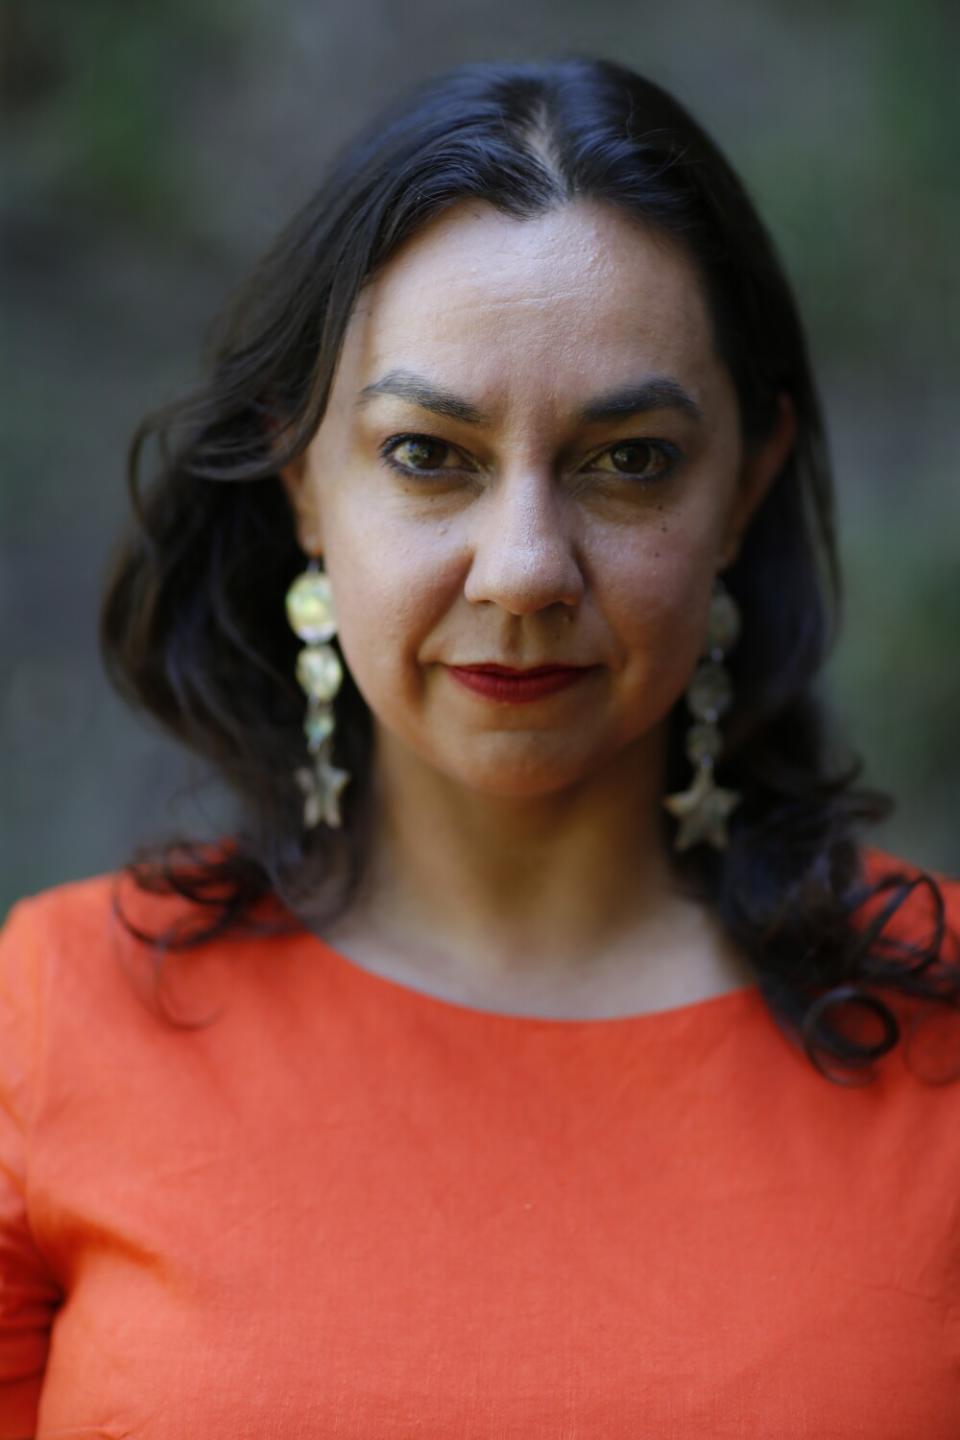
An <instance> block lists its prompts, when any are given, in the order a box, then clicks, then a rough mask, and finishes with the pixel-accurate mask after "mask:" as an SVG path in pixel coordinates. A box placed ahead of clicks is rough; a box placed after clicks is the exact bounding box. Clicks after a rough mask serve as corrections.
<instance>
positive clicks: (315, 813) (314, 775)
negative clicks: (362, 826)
mask: <svg viewBox="0 0 960 1440" xmlns="http://www.w3.org/2000/svg"><path fill="white" fill-rule="evenodd" d="M349 779H350V774H349V772H348V771H346V770H338V769H337V767H336V765H331V764H330V762H329V761H328V760H324V759H321V758H320V757H319V756H318V757H317V760H316V762H315V765H314V767H313V769H310V768H309V767H308V766H303V767H302V768H301V769H299V770H298V771H297V772H296V780H297V784H298V785H299V786H300V789H301V790H302V791H303V793H304V796H305V797H306V798H305V800H304V803H303V823H304V827H305V828H306V829H307V830H312V829H313V828H314V827H315V826H316V825H319V824H320V822H321V820H322V821H323V823H324V824H325V825H330V826H332V827H333V828H334V829H337V828H338V827H339V826H340V823H341V820H340V796H341V794H342V793H343V789H344V786H345V785H346V783H347V781H348V780H349Z"/></svg>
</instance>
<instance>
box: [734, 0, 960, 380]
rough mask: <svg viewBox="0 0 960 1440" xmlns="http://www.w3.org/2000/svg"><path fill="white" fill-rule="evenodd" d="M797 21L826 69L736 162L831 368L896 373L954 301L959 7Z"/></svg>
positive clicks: (936, 337)
mask: <svg viewBox="0 0 960 1440" xmlns="http://www.w3.org/2000/svg"><path fill="white" fill-rule="evenodd" d="M784 8H785V9H786V8H787V7H784ZM800 13H802V14H803V17H804V21H805V23H806V24H807V25H808V26H810V25H815V24H820V25H822V26H823V27H824V31H825V33H826V34H828V35H829V36H830V47H829V49H830V52H832V56H833V61H834V64H833V65H826V66H825V73H824V74H817V73H812V74H811V75H810V77H809V96H810V103H809V107H808V108H805V109H804V110H803V112H802V113H798V114H795V115H794V117H793V124H792V126H791V127H790V128H789V129H785V128H784V127H783V126H766V127H758V128H757V130H756V131H755V133H754V135H753V137H746V145H745V147H744V153H742V154H741V155H739V156H738V157H735V158H736V159H737V160H738V161H742V168H743V170H744V172H745V173H746V175H747V176H748V178H749V180H750V182H751V183H752V186H753V188H754V190H755V192H756V193H758V194H759V195H760V197H761V199H762V202H763V208H764V210H765V212H766V214H767V217H768V219H769V221H770V223H771V227H772V229H773V230H774V232H775V235H776V238H777V239H778V241H779V243H780V245H781V248H782V249H783V251H784V253H785V256H786V258H787V261H788V264H789V267H790V270H791V273H792V275H793V276H794V278H795V281H796V283H797V286H798V289H799V291H800V294H801V297H802V301H803V309H804V313H805V316H806V319H807V321H808V324H809V326H810V328H811V330H812V331H813V332H814V333H815V334H816V335H818V336H819V337H821V339H822V340H823V341H824V342H825V344H824V348H825V349H828V350H829V352H830V355H831V358H832V359H833V360H835V361H839V360H847V361H854V360H859V361H866V362H869V361H870V360H871V359H872V358H874V357H875V356H876V352H877V349H878V347H879V348H880V349H881V350H882V351H883V352H884V359H885V362H890V363H892V364H894V365H897V364H899V365H901V366H902V367H903V368H905V369H908V370H909V369H912V368H913V367H914V366H915V365H916V363H917V361H918V359H919V355H918V351H923V350H926V349H928V348H929V347H930V345H931V344H933V345H936V344H939V343H942V338H943V337H945V335H946V307H947V305H948V304H949V305H953V306H954V307H955V306H956V301H957V293H958V292H957V264H956V259H957V236H958V234H960V187H958V185H957V183H956V170H957V159H958V144H957V141H958V135H960V84H958V83H957V56H958V54H960V6H958V5H956V4H954V3H953V0H911V3H910V4H909V5H908V4H904V3H903V0H870V3H869V4H867V3H855V4H850V3H848V4H845V5H843V6H840V7H838V6H836V5H825V4H818V5H814V6H810V5H806V6H804V7H803V9H802V12H800ZM918 282H919V283H918ZM881 294H882V303H878V295H881Z"/></svg>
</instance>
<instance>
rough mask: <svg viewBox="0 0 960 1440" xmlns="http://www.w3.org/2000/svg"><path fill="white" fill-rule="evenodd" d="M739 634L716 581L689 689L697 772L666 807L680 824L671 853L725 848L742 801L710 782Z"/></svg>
mask: <svg viewBox="0 0 960 1440" xmlns="http://www.w3.org/2000/svg"><path fill="white" fill-rule="evenodd" d="M739 634H740V608H739V606H738V605H737V602H736V601H735V600H734V598H733V596H732V595H731V594H730V592H729V590H728V589H727V588H726V586H725V585H724V583H723V581H722V580H721V579H720V576H719V575H718V576H717V577H716V579H715V581H714V590H713V597H712V599H711V601H710V618H709V621H708V622H707V637H706V645H705V647H704V651H703V655H704V657H705V658H703V659H702V660H701V662H700V664H699V665H698V666H697V668H696V670H695V671H694V674H693V678H692V680H691V681H690V685H689V687H688V688H687V693H686V701H687V708H688V709H689V710H690V713H691V714H692V715H693V717H694V720H695V722H696V723H695V724H693V725H691V726H690V728H689V730H688V731H687V737H686V752H687V759H688V760H690V761H692V762H693V764H694V765H695V766H696V771H695V774H694V777H693V782H692V784H691V785H690V788H689V790H681V791H679V792H678V793H677V794H676V795H668V796H667V797H666V798H665V800H664V802H663V803H664V805H665V806H666V808H667V809H668V810H669V811H670V813H671V815H674V816H675V817H676V818H677V819H678V820H679V821H680V829H679V832H678V834H677V838H676V840H675V842H674V849H676V850H687V849H689V847H690V846H691V845H696V844H698V843H699V842H700V841H704V840H705V841H706V842H707V843H708V844H710V845H713V846H714V847H715V848H716V849H717V850H725V849H726V846H727V817H728V815H729V814H730V812H731V811H732V810H733V809H734V808H735V807H736V806H737V805H739V803H740V801H741V800H742V799H743V796H742V795H741V794H740V793H739V792H738V791H736V790H722V789H721V788H720V787H719V786H718V785H717V784H716V783H715V782H714V778H713V766H714V761H715V760H716V759H717V758H718V756H719V755H720V753H721V751H722V749H723V739H722V737H721V735H720V731H719V729H718V728H717V721H718V720H719V719H720V716H721V715H724V714H726V712H727V711H728V710H729V709H730V705H731V702H732V700H733V687H732V685H731V683H730V674H729V671H728V670H727V669H726V668H725V667H724V664H723V660H724V656H725V655H726V653H727V651H728V650H731V649H732V648H733V646H734V645H735V644H736V641H737V638H738V636H739Z"/></svg>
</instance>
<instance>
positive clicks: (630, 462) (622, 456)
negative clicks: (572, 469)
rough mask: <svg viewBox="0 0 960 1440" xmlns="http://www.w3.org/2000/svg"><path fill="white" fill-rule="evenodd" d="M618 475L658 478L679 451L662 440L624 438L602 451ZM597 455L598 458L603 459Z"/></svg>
mask: <svg viewBox="0 0 960 1440" xmlns="http://www.w3.org/2000/svg"><path fill="white" fill-rule="evenodd" d="M604 456H609V458H610V461H611V463H612V465H613V468H614V470H615V471H616V472H617V474H619V475H627V476H632V477H636V478H638V479H641V480H658V479H660V478H661V477H662V476H664V475H668V474H669V473H670V471H671V470H672V469H673V468H674V466H675V465H676V462H677V460H678V458H679V452H678V451H677V450H676V449H675V447H674V446H672V445H669V446H668V445H667V444H666V442H665V441H662V440H656V441H654V440H625V441H624V442H623V444H622V445H614V446H612V447H611V448H610V449H609V450H607V451H605V452H604ZM604 456H599V457H598V459H603V458H604Z"/></svg>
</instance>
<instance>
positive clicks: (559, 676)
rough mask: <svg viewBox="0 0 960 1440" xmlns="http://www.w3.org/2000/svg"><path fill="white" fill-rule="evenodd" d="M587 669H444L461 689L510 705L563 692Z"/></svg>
mask: <svg viewBox="0 0 960 1440" xmlns="http://www.w3.org/2000/svg"><path fill="white" fill-rule="evenodd" d="M591 668H592V667H589V666H584V665H536V666H531V667H530V668H529V669H526V670H513V669H511V668H509V667H508V666H506V665H449V666H448V667H447V669H448V670H449V672H450V674H451V675H452V677H453V678H454V680H456V681H457V682H458V683H459V684H460V685H462V686H464V688H465V689H467V690H472V691H473V692H474V693H475V694H477V695H484V696H486V698H487V699H489V700H499V701H502V702H506V703H507V704H511V705H523V704H528V703H530V702H531V701H534V700H540V699H543V698H544V697H545V696H547V695H553V694H556V692H557V691H559V690H566V689H568V688H569V686H571V685H575V684H576V683H577V681H578V680H582V679H583V677H584V675H586V674H587V673H588V671H589V669H591Z"/></svg>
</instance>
